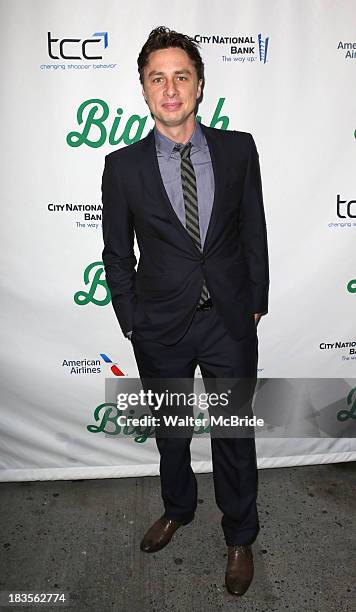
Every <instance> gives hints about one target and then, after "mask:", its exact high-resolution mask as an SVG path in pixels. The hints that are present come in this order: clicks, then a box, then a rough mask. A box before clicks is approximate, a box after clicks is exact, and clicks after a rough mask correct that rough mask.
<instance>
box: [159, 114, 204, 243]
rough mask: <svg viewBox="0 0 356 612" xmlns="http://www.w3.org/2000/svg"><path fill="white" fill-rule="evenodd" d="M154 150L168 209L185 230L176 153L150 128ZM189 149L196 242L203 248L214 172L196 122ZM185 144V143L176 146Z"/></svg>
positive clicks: (179, 160)
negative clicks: (195, 200)
mask: <svg viewBox="0 0 356 612" xmlns="http://www.w3.org/2000/svg"><path fill="white" fill-rule="evenodd" d="M154 135H155V142H156V151H157V158H158V164H159V169H160V172H161V176H162V180H163V183H164V186H165V189H166V192H167V195H168V197H169V200H170V202H171V204H172V207H173V209H174V211H175V213H176V215H177V217H178V219H179V220H180V222H181V223H182V224H183V225H184V227H185V208H184V199H183V190H182V180H181V173H180V165H181V157H180V153H179V151H173V149H174V146H175V144H178V143H175V142H173V140H170V139H169V138H167V137H166V136H164V135H163V134H161V133H160V132H159V131H158V129H157V128H156V127H155V128H154ZM190 142H191V143H192V148H191V151H190V159H191V161H192V164H193V168H194V172H195V178H196V183H197V195H198V211H199V227H200V240H201V246H202V248H203V246H204V242H205V238H206V234H207V231H208V225H209V221H210V216H211V211H212V208H213V200H214V189H215V185H214V173H213V168H212V164H211V158H210V153H209V147H208V144H207V142H206V138H205V136H204V134H203V131H202V129H201V127H200V125H199V123H196V124H195V129H194V132H193V135H192V137H191V138H190ZM180 144H186V143H180Z"/></svg>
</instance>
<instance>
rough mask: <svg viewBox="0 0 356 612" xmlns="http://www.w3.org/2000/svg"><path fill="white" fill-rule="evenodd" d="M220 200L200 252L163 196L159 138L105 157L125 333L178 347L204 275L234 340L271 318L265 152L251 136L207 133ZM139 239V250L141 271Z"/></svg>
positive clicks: (113, 279)
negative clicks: (259, 316)
mask: <svg viewBox="0 0 356 612" xmlns="http://www.w3.org/2000/svg"><path fill="white" fill-rule="evenodd" d="M201 127H202V129H203V132H204V134H205V137H206V139H207V142H208V146H209V151H210V155H211V159H212V164H213V171H214V179H215V197H214V204H213V210H212V214H211V219H210V224H209V227H208V232H207V236H206V240H205V243H204V248H203V251H202V252H200V251H199V250H198V249H197V247H196V246H195V244H194V242H193V240H192V239H191V237H190V236H189V234H188V232H187V231H186V230H185V228H184V227H183V225H182V224H181V222H180V221H179V219H178V217H177V215H176V213H175V212H174V210H173V208H172V206H171V203H170V201H169V199H168V196H167V194H166V191H165V189H164V185H163V181H162V178H161V175H160V171H159V166H158V161H157V155H156V149H155V142H154V135H153V132H151V133H150V134H149V135H148V136H147V137H146V138H144V139H143V140H141V141H139V142H137V143H134V144H132V145H130V146H129V147H126V148H124V149H120V150H118V151H114V152H113V153H110V154H109V155H108V156H107V157H106V161H105V170H104V175H103V235H104V243H105V248H104V251H103V261H104V264H105V272H106V279H107V283H108V285H109V288H110V291H111V296H112V303H113V306H114V309H115V312H116V315H117V318H118V321H119V323H120V326H121V329H122V331H123V332H124V333H125V334H126V333H127V332H128V331H131V330H133V331H134V334H135V333H137V334H140V335H141V334H142V335H144V336H145V338H147V339H151V340H156V341H159V342H161V343H162V344H166V345H168V344H175V343H176V342H177V341H178V340H179V339H180V338H181V337H182V336H183V335H184V333H185V332H186V330H187V328H188V326H189V324H190V322H191V320H192V317H193V315H194V312H195V307H196V304H197V302H198V301H199V296H200V292H201V288H202V284H203V277H205V280H206V284H207V287H208V290H209V293H210V295H211V297H212V300H213V303H214V305H215V307H216V309H217V311H218V313H219V314H220V315H221V318H222V320H223V322H224V324H225V325H226V327H227V329H228V331H229V333H230V335H231V336H232V337H233V338H235V339H236V340H238V339H240V338H243V337H244V336H245V335H246V334H247V333H249V332H251V330H252V327H253V325H254V319H253V313H265V312H267V295H268V256H267V239H266V226H265V217H264V210H263V200H262V190H261V179H260V169H259V162H258V154H257V151H256V147H255V144H254V141H253V138H252V136H251V135H250V134H247V133H245V132H228V131H223V130H217V129H213V128H208V127H205V126H203V125H202V126H201ZM134 232H135V233H136V237H137V242H138V246H139V249H140V261H139V264H138V268H137V271H136V270H135V265H136V263H137V262H136V258H135V255H134V250H133V244H134Z"/></svg>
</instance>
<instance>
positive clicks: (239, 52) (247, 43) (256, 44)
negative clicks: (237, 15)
mask: <svg viewBox="0 0 356 612" xmlns="http://www.w3.org/2000/svg"><path fill="white" fill-rule="evenodd" d="M194 40H195V42H197V43H198V44H203V45H220V47H221V46H222V48H223V51H224V55H222V61H223V62H245V61H246V62H255V61H257V60H259V61H260V62H262V63H263V64H265V63H266V62H267V54H268V46H269V36H266V37H264V36H262V34H261V33H260V34H258V36H257V40H256V37H255V35H248V36H240V35H239V36H234V35H232V36H221V35H220V34H212V35H210V36H207V35H203V34H195V36H194Z"/></svg>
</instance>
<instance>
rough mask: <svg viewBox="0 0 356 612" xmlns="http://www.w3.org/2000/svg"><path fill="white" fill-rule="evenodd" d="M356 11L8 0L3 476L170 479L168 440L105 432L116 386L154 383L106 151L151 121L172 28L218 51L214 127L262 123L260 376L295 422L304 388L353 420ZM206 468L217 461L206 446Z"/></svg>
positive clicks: (269, 442)
mask: <svg viewBox="0 0 356 612" xmlns="http://www.w3.org/2000/svg"><path fill="white" fill-rule="evenodd" d="M355 18H356V6H355V3H354V2H353V1H352V0H350V1H348V0H342V1H340V2H337V3H335V2H333V1H332V0H298V1H296V0H284V1H283V2H281V1H279V0H270V1H269V2H264V0H249V2H245V1H242V0H234V1H232V0H209V2H205V1H204V0H189V1H188V0H172V1H171V2H169V3H164V2H161V1H160V0H150V1H149V2H145V1H144V0H136V1H135V2H132V3H126V2H123V1H119V0H106V1H105V2H100V1H99V0H95V1H94V0H89V1H88V0H73V1H72V2H66V1H64V0H57V1H51V0H50V1H46V0H27V1H25V0H24V1H20V0H11V1H7V2H6V1H4V0H3V1H2V2H1V24H2V28H1V30H2V33H1V42H0V45H1V57H2V60H3V61H2V68H1V71H2V77H1V82H2V86H3V87H2V89H3V94H2V96H1V117H2V119H3V127H2V132H1V135H2V163H1V173H2V180H1V190H2V209H1V215H2V223H1V244H2V246H3V255H2V258H1V277H0V282H1V302H2V311H3V316H2V323H3V325H2V333H3V341H2V343H1V359H2V377H3V378H2V392H1V433H0V445H1V457H0V467H1V471H0V479H1V480H36V479H58V478H63V479H66V478H68V479H71V478H97V477H99V478H100V477H116V476H130V475H131V476H132V475H145V474H157V473H158V454H157V452H156V448H155V443H154V440H152V439H148V440H146V439H145V437H144V436H141V437H140V436H138V435H135V434H134V433H130V432H129V431H128V432H127V436H124V437H118V436H115V435H111V436H110V437H108V436H106V434H105V431H108V429H107V428H106V426H107V424H108V419H110V415H112V412H111V410H112V409H111V407H110V406H107V405H106V403H105V379H106V378H108V377H115V376H118V375H121V374H123V375H125V376H127V377H136V376H137V375H138V374H137V369H136V364H135V360H134V356H133V352H132V348H131V345H130V343H129V342H128V341H127V340H125V339H124V338H123V337H122V336H121V333H120V330H119V326H118V324H117V322H116V319H115V315H114V312H113V309H112V306H111V303H110V296H109V294H108V290H107V287H106V284H105V275H104V271H103V265H102V261H101V252H102V246H103V245H102V236H101V174H102V169H103V162H104V156H105V155H106V154H107V153H108V152H110V151H113V150H114V149H116V148H119V147H123V146H126V145H128V144H130V143H132V142H134V141H136V140H138V139H140V138H142V137H144V136H145V135H146V134H147V133H148V131H149V130H150V129H151V128H152V125H153V123H152V120H151V117H150V116H149V114H148V112H147V111H148V109H147V107H146V105H145V103H144V101H143V98H142V95H141V88H140V85H139V81H138V73H137V67H136V59H137V55H138V53H139V50H140V48H141V46H142V44H143V42H144V41H145V40H146V38H147V36H148V34H149V32H150V31H151V29H152V28H153V27H155V26H157V25H166V26H168V27H170V28H173V29H176V30H178V31H183V32H185V33H187V34H190V35H191V36H193V37H195V39H196V40H197V41H198V42H199V43H200V44H201V52H202V55H203V59H204V61H205V64H206V87H205V94H204V99H203V102H202V104H201V105H200V108H199V115H200V117H201V120H202V122H203V123H205V124H206V125H211V126H215V127H217V128H221V129H237V130H242V131H247V132H251V133H252V134H253V135H254V138H255V141H256V144H257V147H258V150H259V154H260V162H261V169H262V179H263V188H264V198H265V208H266V216H267V224H268V234H269V246H270V267H271V300H270V313H269V314H268V316H266V317H264V319H263V320H262V322H261V324H260V326H259V339H260V361H259V368H260V371H259V375H260V376H261V377H263V378H286V379H287V381H286V382H285V388H284V400H283V401H284V403H285V406H286V409H287V408H288V409H289V410H290V409H292V410H294V412H297V413H298V411H299V412H301V411H303V409H304V408H305V406H303V402H301V403H299V404H298V401H297V399H296V398H297V396H298V393H297V392H296V388H295V386H294V385H293V380H294V379H296V378H299V377H303V378H319V379H324V380H325V381H326V379H334V380H333V381H329V382H328V384H326V389H327V393H326V395H325V389H324V396H325V397H324V399H320V398H322V394H321V395H320V397H319V400H318V401H317V402H316V404H318V403H319V406H318V409H319V410H322V408H323V406H324V407H325V406H326V405H328V407H329V409H330V406H334V407H335V417H334V418H335V419H337V418H338V417H337V415H338V414H339V413H340V410H341V411H343V415H344V417H343V418H344V420H347V419H349V420H352V419H354V418H355V410H356V399H355V398H356V395H355V393H356V392H355V389H354V387H355V378H356V367H355V366H356V326H355V319H356V317H355V309H356V257H355V238H356V201H355V200H356V184H355V159H356V140H355V129H356V114H355V76H356V35H355V28H354V24H355ZM296 382H297V381H296ZM321 382H322V381H321ZM326 382H327V381H326ZM315 385H316V383H315V384H314V386H313V394H314V395H316V396H318V393H317V389H316V388H315ZM321 386H322V385H321ZM288 398H289V399H288ZM339 420H340V419H339ZM258 458H259V466H260V467H271V466H272V467H273V466H288V465H300V464H308V463H323V462H332V461H344V460H352V459H356V440H355V439H352V438H351V437H348V438H346V437H340V438H336V437H333V438H331V437H320V436H319V435H316V436H315V437H310V436H309V437H304V438H303V437H298V438H294V439H288V438H283V437H280V438H275V439H259V440H258ZM193 461H194V467H195V469H196V470H197V471H209V470H210V469H211V463H210V445H209V441H208V440H206V439H205V440H198V439H195V440H194V441H193Z"/></svg>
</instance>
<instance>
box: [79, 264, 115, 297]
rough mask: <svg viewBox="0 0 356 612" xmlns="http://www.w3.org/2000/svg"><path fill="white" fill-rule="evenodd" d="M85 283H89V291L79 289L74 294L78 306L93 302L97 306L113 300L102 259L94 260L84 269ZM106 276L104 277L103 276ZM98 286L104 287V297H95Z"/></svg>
mask: <svg viewBox="0 0 356 612" xmlns="http://www.w3.org/2000/svg"><path fill="white" fill-rule="evenodd" d="M83 276H84V283H85V285H89V284H90V287H89V290H88V291H77V292H76V293H75V294H74V301H75V303H76V304H77V305H78V306H85V305H86V304H89V302H92V303H93V304H95V305H96V306H106V305H107V304H109V302H110V300H111V294H110V290H109V287H108V286H107V283H106V280H105V272H104V264H103V262H102V261H94V262H93V263H91V264H89V265H88V266H87V267H86V268H85V270H84V275H83ZM102 277H104V278H102ZM98 287H101V288H102V291H101V293H102V294H103V297H101V298H97V297H94V296H95V294H96V293H97V289H98Z"/></svg>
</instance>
